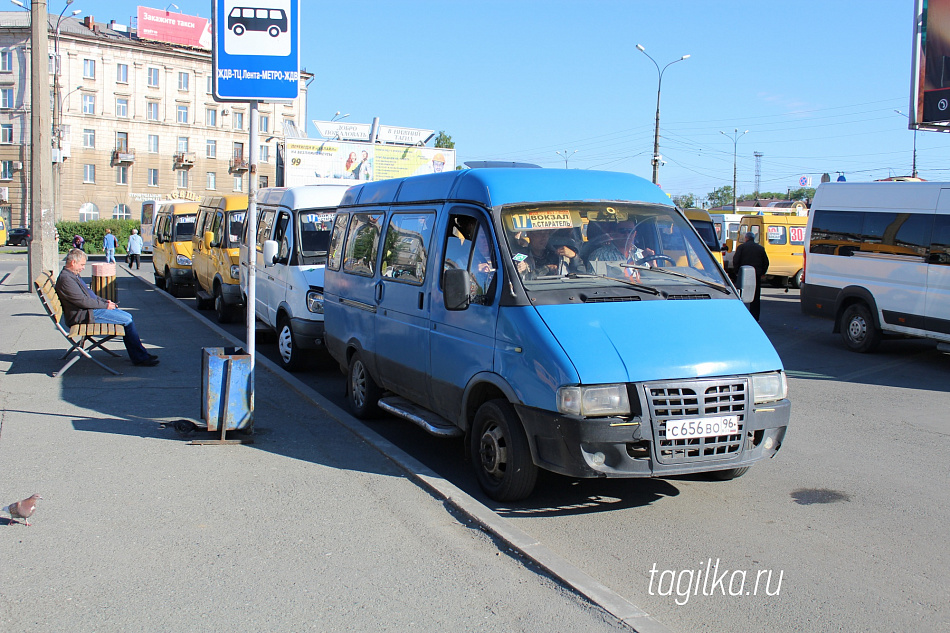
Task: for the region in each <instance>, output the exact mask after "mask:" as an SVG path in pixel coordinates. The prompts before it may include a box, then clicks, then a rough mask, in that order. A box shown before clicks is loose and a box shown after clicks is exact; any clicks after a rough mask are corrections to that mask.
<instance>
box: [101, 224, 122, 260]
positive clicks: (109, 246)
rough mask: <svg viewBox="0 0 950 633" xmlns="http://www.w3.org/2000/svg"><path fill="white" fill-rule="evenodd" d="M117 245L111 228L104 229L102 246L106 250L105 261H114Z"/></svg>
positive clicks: (117, 241) (117, 242)
mask: <svg viewBox="0 0 950 633" xmlns="http://www.w3.org/2000/svg"><path fill="white" fill-rule="evenodd" d="M118 245H119V240H117V239H115V235H113V234H112V229H106V236H105V237H104V238H102V248H103V250H105V252H106V263H107V264H114V263H115V248H116V246H118Z"/></svg>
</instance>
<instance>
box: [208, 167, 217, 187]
mask: <svg viewBox="0 0 950 633" xmlns="http://www.w3.org/2000/svg"><path fill="white" fill-rule="evenodd" d="M216 180H217V176H216V175H215V173H214V172H213V171H209V172H208V189H211V190H214V189H215V188H216V184H215V183H216Z"/></svg>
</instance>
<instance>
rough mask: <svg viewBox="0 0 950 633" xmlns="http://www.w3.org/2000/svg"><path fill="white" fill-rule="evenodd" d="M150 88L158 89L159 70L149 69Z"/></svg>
mask: <svg viewBox="0 0 950 633" xmlns="http://www.w3.org/2000/svg"><path fill="white" fill-rule="evenodd" d="M148 87H149V88H158V68H149V69H148Z"/></svg>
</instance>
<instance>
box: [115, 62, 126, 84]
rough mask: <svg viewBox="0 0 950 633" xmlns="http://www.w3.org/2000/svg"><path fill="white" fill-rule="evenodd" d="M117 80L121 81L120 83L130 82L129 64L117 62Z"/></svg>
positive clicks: (117, 81)
mask: <svg viewBox="0 0 950 633" xmlns="http://www.w3.org/2000/svg"><path fill="white" fill-rule="evenodd" d="M115 81H116V83H120V84H127V83H129V65H128V64H116V67H115Z"/></svg>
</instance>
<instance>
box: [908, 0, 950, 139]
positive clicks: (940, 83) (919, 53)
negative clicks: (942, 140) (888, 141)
mask: <svg viewBox="0 0 950 633" xmlns="http://www.w3.org/2000/svg"><path fill="white" fill-rule="evenodd" d="M914 11H915V14H914V17H915V19H914V54H913V64H912V67H911V112H913V113H914V115H913V116H912V117H910V119H911V120H910V121H909V123H910V127H914V126H915V124H924V127H932V128H938V127H939V128H942V129H945V128H946V126H947V124H948V122H950V0H926V1H925V0H916V1H915V2H914ZM926 124H932V125H929V126H927V125H926Z"/></svg>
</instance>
